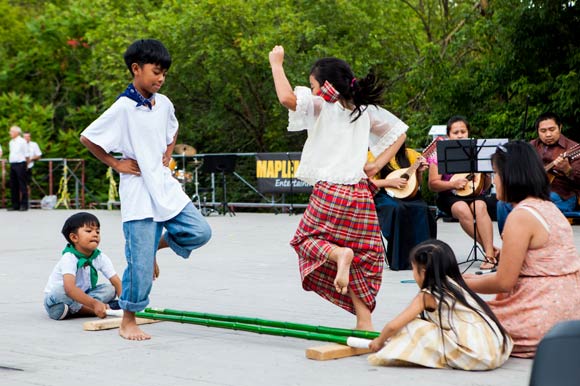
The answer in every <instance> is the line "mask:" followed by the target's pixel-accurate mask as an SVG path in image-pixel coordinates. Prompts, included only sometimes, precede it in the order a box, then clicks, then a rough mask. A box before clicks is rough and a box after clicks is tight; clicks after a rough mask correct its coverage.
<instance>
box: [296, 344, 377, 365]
mask: <svg viewBox="0 0 580 386" xmlns="http://www.w3.org/2000/svg"><path fill="white" fill-rule="evenodd" d="M370 352H371V350H369V349H368V348H352V347H348V346H344V345H342V344H338V343H332V344H328V345H325V346H317V347H311V348H309V349H307V350H306V358H308V359H314V360H317V361H327V360H329V359H339V358H346V357H352V356H355V355H363V354H368V353H370Z"/></svg>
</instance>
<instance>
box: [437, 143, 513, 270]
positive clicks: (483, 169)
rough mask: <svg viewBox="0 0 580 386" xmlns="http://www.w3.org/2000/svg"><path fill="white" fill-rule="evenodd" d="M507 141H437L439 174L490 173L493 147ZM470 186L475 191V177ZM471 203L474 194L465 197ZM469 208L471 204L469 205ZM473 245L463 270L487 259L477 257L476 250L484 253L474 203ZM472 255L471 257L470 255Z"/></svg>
mask: <svg viewBox="0 0 580 386" xmlns="http://www.w3.org/2000/svg"><path fill="white" fill-rule="evenodd" d="M506 142H508V140H507V139H505V138H493V139H477V140H476V139H473V138H471V139H450V140H446V141H439V142H438V143H437V162H438V166H437V169H438V172H439V174H455V173H469V174H470V175H473V174H474V173H490V172H493V168H492V166H491V156H492V155H493V153H495V149H496V148H497V146H499V145H503V144H504V143H506ZM471 183H472V188H473V191H475V178H471ZM466 199H467V200H470V201H471V203H472V204H473V203H475V200H476V198H475V196H473V197H471V198H466ZM470 208H471V205H470ZM472 211H473V247H472V248H471V251H470V252H469V255H468V256H467V260H465V261H464V262H462V263H459V265H462V264H469V265H468V266H467V268H465V270H464V271H463V272H465V271H467V270H468V269H469V268H470V267H471V266H472V265H473V263H475V262H476V261H481V262H484V261H487V260H485V259H478V258H477V251H478V250H479V252H481V253H482V254H483V255H484V256H485V253H484V252H483V251H482V250H481V248H480V247H479V245H477V217H476V210H475V205H474V206H473V209H472ZM472 256H473V257H472Z"/></svg>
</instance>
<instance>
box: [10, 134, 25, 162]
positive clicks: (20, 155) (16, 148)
mask: <svg viewBox="0 0 580 386" xmlns="http://www.w3.org/2000/svg"><path fill="white" fill-rule="evenodd" d="M8 145H9V148H10V154H8V162H10V163H18V162H26V157H28V146H27V145H26V140H25V139H24V138H22V137H21V136H18V137H16V138H13V139H11V140H10V142H9V143H8Z"/></svg>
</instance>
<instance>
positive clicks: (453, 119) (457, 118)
mask: <svg viewBox="0 0 580 386" xmlns="http://www.w3.org/2000/svg"><path fill="white" fill-rule="evenodd" d="M455 122H463V123H465V126H466V127H467V130H468V131H471V126H470V125H469V122H467V118H465V117H464V116H463V115H454V116H452V117H451V118H449V120H448V121H447V136H449V132H450V131H451V126H453V124H454V123H455Z"/></svg>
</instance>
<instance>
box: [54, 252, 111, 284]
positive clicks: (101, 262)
mask: <svg viewBox="0 0 580 386" xmlns="http://www.w3.org/2000/svg"><path fill="white" fill-rule="evenodd" d="M77 263H78V258H77V257H76V256H75V255H73V254H72V253H70V252H66V253H65V254H63V255H62V256H61V258H60V260H59V261H58V263H57V264H56V266H55V267H54V269H53V270H52V273H51V274H50V276H49V277H48V283H46V287H45V288H44V293H45V294H48V293H51V292H52V291H53V290H55V289H56V288H62V287H63V286H64V281H63V276H64V275H65V274H71V275H74V276H75V283H76V285H77V287H79V288H80V289H81V290H83V291H85V292H86V291H87V290H88V289H89V288H91V271H90V269H91V268H90V267H88V266H86V267H83V268H80V269H77ZM93 267H95V269H96V270H97V272H99V273H101V274H103V276H105V278H106V279H110V278H112V277H113V276H115V275H116V274H117V272H115V268H114V267H113V263H112V262H111V259H110V258H109V257H108V256H107V255H105V254H104V253H103V252H101V254H100V255H99V256H97V257H96V258H95V260H93Z"/></svg>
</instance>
